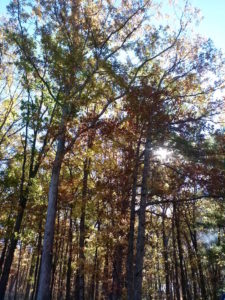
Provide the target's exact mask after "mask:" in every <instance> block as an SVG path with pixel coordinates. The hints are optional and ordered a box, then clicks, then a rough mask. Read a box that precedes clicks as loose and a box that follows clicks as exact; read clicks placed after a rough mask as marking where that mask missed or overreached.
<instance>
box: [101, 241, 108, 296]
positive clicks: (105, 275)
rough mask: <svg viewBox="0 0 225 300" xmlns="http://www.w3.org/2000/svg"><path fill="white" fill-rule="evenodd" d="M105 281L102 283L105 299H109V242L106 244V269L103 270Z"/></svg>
mask: <svg viewBox="0 0 225 300" xmlns="http://www.w3.org/2000/svg"><path fill="white" fill-rule="evenodd" d="M103 274H104V276H103V279H104V280H103V283H102V290H103V295H104V299H108V296H109V246H108V243H107V245H106V253H105V264H104V271H103Z"/></svg>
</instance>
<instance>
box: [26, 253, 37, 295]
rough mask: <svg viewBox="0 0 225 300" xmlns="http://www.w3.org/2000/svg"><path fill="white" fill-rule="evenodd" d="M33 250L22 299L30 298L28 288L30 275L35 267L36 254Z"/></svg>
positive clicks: (31, 275)
mask: <svg viewBox="0 0 225 300" xmlns="http://www.w3.org/2000/svg"><path fill="white" fill-rule="evenodd" d="M35 252H36V251H33V254H32V258H31V265H30V271H29V275H28V278H27V287H26V292H25V297H24V299H29V298H30V288H31V282H32V277H33V273H34V268H35V254H36V253H35Z"/></svg>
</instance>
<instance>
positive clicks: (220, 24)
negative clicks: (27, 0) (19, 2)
mask: <svg viewBox="0 0 225 300" xmlns="http://www.w3.org/2000/svg"><path fill="white" fill-rule="evenodd" d="M177 1H178V2H179V0H177ZM190 1H191V3H192V4H193V5H194V6H195V7H197V8H200V10H201V12H202V15H203V17H204V18H203V20H202V22H201V24H200V26H199V27H198V28H197V30H196V31H197V32H199V33H200V34H201V35H203V36H205V37H209V38H211V39H212V40H213V42H214V44H215V46H216V47H217V48H220V49H222V51H223V52H225V0H214V1H212V0H190ZM8 3H9V0H0V15H4V14H5V12H6V5H7V4H8Z"/></svg>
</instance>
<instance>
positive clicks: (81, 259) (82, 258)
mask: <svg viewBox="0 0 225 300" xmlns="http://www.w3.org/2000/svg"><path fill="white" fill-rule="evenodd" d="M88 148H90V147H89V146H88ZM89 168H90V158H86V159H85V161H84V175H83V189H82V206H81V218H80V240H79V268H78V276H79V300H83V299H84V292H85V281H84V266H85V253H84V244H85V218H86V203H87V190H88V175H89Z"/></svg>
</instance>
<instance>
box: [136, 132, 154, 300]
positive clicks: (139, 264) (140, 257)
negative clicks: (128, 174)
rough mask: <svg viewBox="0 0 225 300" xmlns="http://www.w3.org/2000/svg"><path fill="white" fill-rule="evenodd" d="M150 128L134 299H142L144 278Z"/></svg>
mask: <svg viewBox="0 0 225 300" xmlns="http://www.w3.org/2000/svg"><path fill="white" fill-rule="evenodd" d="M150 133H151V132H150V129H149V128H148V132H147V138H146V143H145V152H144V168H143V174H142V187H141V200H140V208H139V214H138V236H137V253H136V265H135V292H134V299H135V300H141V299H142V279H143V262H144V248H145V209H146V201H147V198H148V177H149V170H150V151H151V141H150V136H151V134H150Z"/></svg>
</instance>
